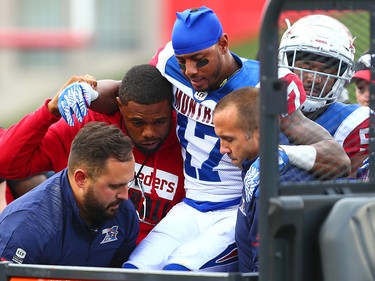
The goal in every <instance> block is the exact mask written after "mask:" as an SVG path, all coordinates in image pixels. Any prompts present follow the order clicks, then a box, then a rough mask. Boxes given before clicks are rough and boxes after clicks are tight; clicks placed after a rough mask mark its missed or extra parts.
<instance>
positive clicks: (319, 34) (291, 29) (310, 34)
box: [278, 15, 355, 112]
mask: <svg viewBox="0 0 375 281" xmlns="http://www.w3.org/2000/svg"><path fill="white" fill-rule="evenodd" d="M287 23H288V22H287ZM353 41H354V39H353V37H352V35H351V33H350V31H349V30H348V29H347V28H346V27H345V26H344V25H343V24H342V23H340V22H339V21H337V20H336V19H334V18H331V17H329V16H325V15H309V16H305V17H303V18H301V19H299V20H298V21H297V22H296V23H294V24H293V25H292V26H290V24H288V29H287V30H286V31H285V32H284V34H283V36H282V38H281V42H280V46H279V55H278V58H279V66H280V67H286V68H289V69H290V70H291V71H295V70H297V72H299V73H300V79H301V80H302V82H304V81H303V77H304V73H305V74H306V73H309V75H310V76H312V75H313V82H312V85H311V90H306V95H307V99H306V101H305V102H304V104H303V105H302V106H301V109H302V111H304V112H314V111H316V110H318V109H320V108H322V107H323V106H327V105H329V104H332V103H334V102H336V101H337V99H338V97H339V95H340V93H341V91H342V90H343V88H344V85H345V83H347V82H349V81H350V79H351V77H352V75H353V68H354V53H355V48H354V45H353ZM301 58H304V60H305V61H309V60H310V61H314V60H315V61H318V62H324V63H326V64H329V65H332V66H335V67H337V72H336V70H335V74H332V73H331V74H327V73H324V72H321V71H314V70H309V69H302V68H298V67H296V66H295V62H296V61H298V60H301ZM335 69H336V68H335ZM318 77H319V79H322V78H324V79H326V80H325V84H324V86H322V87H321V89H318V90H319V91H320V94H318V93H317V89H315V93H314V85H315V82H316V81H317V80H316V79H317V78H318ZM330 79H335V80H334V81H335V82H334V84H333V86H332V88H331V90H330V91H329V92H328V93H327V94H324V92H327V90H328V89H327V90H326V91H325V88H326V86H327V83H328V81H331V82H332V83H333V81H332V80H330ZM322 81H324V80H322ZM328 84H329V83H328ZM316 88H317V87H316Z"/></svg>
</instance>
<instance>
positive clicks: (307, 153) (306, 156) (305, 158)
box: [279, 145, 317, 171]
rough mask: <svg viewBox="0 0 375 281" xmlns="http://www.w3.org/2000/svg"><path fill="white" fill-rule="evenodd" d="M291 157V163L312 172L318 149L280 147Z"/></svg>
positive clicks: (302, 146)
mask: <svg viewBox="0 0 375 281" xmlns="http://www.w3.org/2000/svg"><path fill="white" fill-rule="evenodd" d="M279 147H280V148H281V149H283V150H284V151H285V153H286V154H287V155H288V157H289V163H290V164H292V165H294V166H296V167H298V168H301V169H304V170H306V171H310V170H311V169H312V168H313V167H314V164H315V160H316V154H317V152H316V149H315V147H313V146H311V145H279Z"/></svg>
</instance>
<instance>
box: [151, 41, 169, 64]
mask: <svg viewBox="0 0 375 281" xmlns="http://www.w3.org/2000/svg"><path fill="white" fill-rule="evenodd" d="M165 46H166V45H164V46H163V47H160V48H159V49H158V50H157V51H156V53H155V54H154V56H153V57H152V58H151V60H150V61H149V64H150V65H153V66H156V65H157V63H158V60H159V54H160V53H161V51H163V49H164V48H165Z"/></svg>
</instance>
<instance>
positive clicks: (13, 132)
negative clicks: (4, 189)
mask: <svg viewBox="0 0 375 281" xmlns="http://www.w3.org/2000/svg"><path fill="white" fill-rule="evenodd" d="M48 102H49V100H47V101H46V102H45V104H44V105H43V106H42V107H40V108H39V109H38V110H36V111H35V112H33V113H30V114H28V115H26V116H25V117H24V118H22V119H21V120H20V121H19V122H18V123H17V124H15V125H13V126H11V127H9V129H7V130H6V132H5V133H4V135H3V137H2V139H1V140H0V150H1V151H2V153H0V177H3V178H10V179H17V178H24V177H28V176H30V175H33V174H36V173H40V172H45V171H59V170H61V169H63V168H65V167H66V163H67V157H68V153H69V149H70V143H71V140H72V139H73V138H74V136H75V134H76V131H78V130H79V128H77V129H76V130H74V131H73V130H69V131H68V130H66V129H64V128H65V127H69V125H68V124H66V123H65V121H64V120H63V119H61V120H60V121H61V122H58V121H59V119H60V118H58V117H56V116H54V115H53V114H51V113H50V112H49V111H48V108H47V103H48ZM76 123H78V122H76ZM68 132H70V134H69V133H68ZM68 144H69V145H68Z"/></svg>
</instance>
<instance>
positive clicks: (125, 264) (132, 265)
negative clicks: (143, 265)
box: [122, 263, 138, 269]
mask: <svg viewBox="0 0 375 281" xmlns="http://www.w3.org/2000/svg"><path fill="white" fill-rule="evenodd" d="M122 268H129V269H138V267H136V266H135V265H134V264H131V263H124V264H123V265H122Z"/></svg>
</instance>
